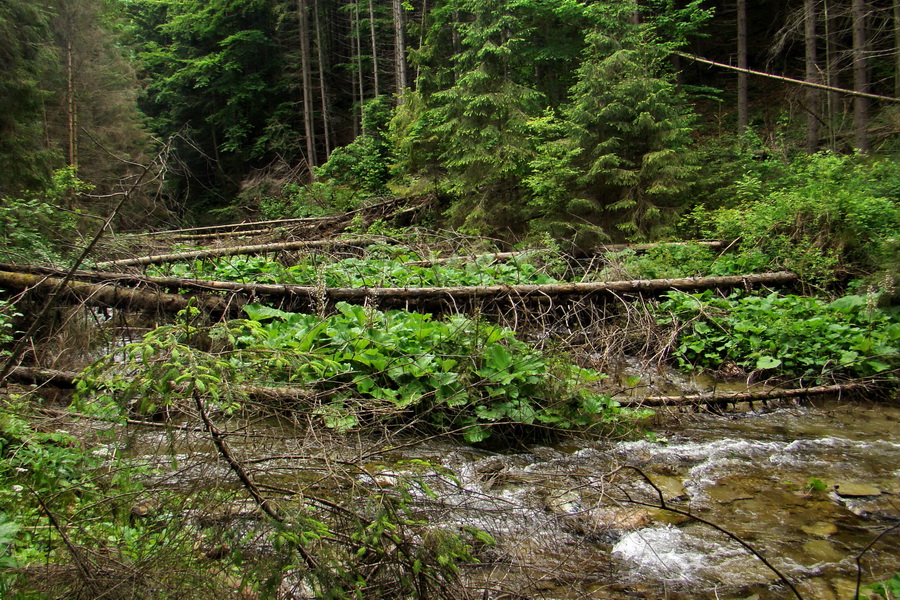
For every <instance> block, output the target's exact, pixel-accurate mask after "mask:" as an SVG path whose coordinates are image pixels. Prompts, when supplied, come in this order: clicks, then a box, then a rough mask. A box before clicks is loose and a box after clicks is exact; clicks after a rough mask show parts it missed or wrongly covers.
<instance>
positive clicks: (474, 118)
mask: <svg viewBox="0 0 900 600" xmlns="http://www.w3.org/2000/svg"><path fill="white" fill-rule="evenodd" d="M525 4H526V3H524V2H505V1H503V0H458V1H457V2H456V3H455V4H454V8H455V9H457V10H456V11H454V12H456V13H457V14H458V13H460V12H463V13H464V14H465V15H466V17H463V18H459V19H458V20H457V21H456V22H455V23H454V24H453V27H454V28H455V30H456V31H457V33H458V35H459V43H460V51H459V52H458V53H457V54H456V55H455V56H454V57H453V68H454V83H453V84H452V85H451V86H450V87H449V88H447V89H444V90H441V91H438V92H436V93H434V94H433V96H432V97H431V98H430V103H431V105H432V106H434V110H433V114H432V115H430V116H429V119H430V124H431V130H430V131H429V133H428V135H429V136H431V137H434V138H435V139H437V140H439V142H438V144H439V145H438V160H439V161H440V163H441V165H442V167H443V168H444V169H445V171H446V174H447V179H446V189H447V191H449V192H450V193H451V194H453V195H454V196H456V197H458V198H460V200H459V201H458V202H457V203H456V204H455V205H454V207H453V216H454V219H455V221H456V222H457V223H465V224H467V225H468V227H469V228H470V229H472V230H479V229H481V228H482V227H483V226H484V224H485V223H487V222H488V221H492V222H493V225H494V226H496V225H497V224H498V223H501V222H502V223H505V224H511V221H515V220H516V218H517V217H516V216H514V215H511V214H510V212H511V209H513V208H514V207H515V205H516V204H518V203H519V201H520V200H521V197H522V191H521V186H520V181H521V179H522V177H524V176H525V175H526V173H527V168H528V162H529V160H530V159H531V158H532V153H533V147H532V144H531V141H530V138H529V135H528V128H527V124H528V122H529V120H530V119H532V118H533V117H535V116H536V115H538V114H540V111H541V110H542V108H543V105H544V103H545V97H544V95H543V94H541V93H540V92H539V91H538V90H536V89H534V87H533V82H532V81H531V73H532V71H530V70H529V66H530V65H529V64H528V63H527V62H526V61H524V60H523V57H524V56H525V52H524V47H525V46H526V45H527V44H528V40H529V36H530V35H531V32H532V26H531V24H530V23H528V22H526V20H525V19H524V16H525V15H524V14H523V11H522V7H523V5H525ZM444 14H448V13H447V12H445V13H444ZM532 69H533V67H532Z"/></svg>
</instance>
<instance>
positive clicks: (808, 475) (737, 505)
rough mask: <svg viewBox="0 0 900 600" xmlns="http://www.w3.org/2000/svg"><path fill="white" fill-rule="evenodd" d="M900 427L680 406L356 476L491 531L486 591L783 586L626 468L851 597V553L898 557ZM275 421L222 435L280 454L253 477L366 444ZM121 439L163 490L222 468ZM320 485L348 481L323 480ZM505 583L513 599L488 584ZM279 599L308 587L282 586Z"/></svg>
mask: <svg viewBox="0 0 900 600" xmlns="http://www.w3.org/2000/svg"><path fill="white" fill-rule="evenodd" d="M898 423H900V407H898V406H891V405H885V404H870V403H868V402H865V401H847V400H836V399H831V400H827V401H826V400H820V401H818V402H817V403H814V404H810V403H806V402H805V403H802V404H790V405H786V404H782V405H779V406H777V407H772V408H762V409H761V408H760V407H758V406H757V407H756V409H755V410H751V409H746V408H745V410H743V411H738V412H732V413H725V414H709V413H678V414H671V415H668V416H666V417H665V418H663V419H661V423H660V424H659V425H657V426H655V427H654V428H653V429H654V431H655V432H656V433H655V435H654V436H649V437H647V438H644V439H637V440H633V439H632V440H628V441H625V440H623V441H599V440H575V441H567V442H564V443H560V444H557V445H534V446H527V447H522V448H520V449H518V450H509V451H504V452H502V453H495V452H490V451H487V450H482V449H476V448H473V447H471V446H466V445H464V444H462V443H460V442H453V441H450V440H447V439H437V440H430V441H424V442H421V443H409V442H408V443H406V444H396V443H395V444H394V445H395V447H397V448H398V449H396V450H390V449H388V450H384V449H381V450H376V451H375V452H374V453H370V455H369V456H368V457H367V458H366V459H365V466H364V468H363V469H362V470H361V472H360V474H358V475H357V476H356V480H357V482H358V483H359V484H361V486H366V487H372V486H379V487H382V488H383V489H385V490H391V489H392V488H393V487H394V486H397V485H398V481H402V480H406V481H410V482H413V483H411V484H410V485H409V487H408V488H407V489H408V490H409V492H410V494H411V496H412V500H411V501H412V503H413V504H414V505H415V507H416V511H417V513H418V514H420V515H421V516H422V517H423V518H427V520H428V521H429V523H430V527H432V528H445V529H446V530H459V529H461V528H464V527H474V528H478V529H480V530H482V531H484V532H486V533H488V534H489V535H490V536H491V537H493V538H494V540H496V544H494V545H487V546H486V547H484V548H482V549H480V550H478V552H477V556H478V558H479V559H480V560H481V561H482V562H481V563H480V564H479V565H477V566H475V567H469V568H468V570H467V571H466V574H465V576H466V577H467V578H468V580H469V582H470V584H471V585H474V586H475V587H479V586H480V587H487V588H489V589H493V590H498V591H497V593H496V594H494V595H489V596H485V597H492V598H513V597H531V598H547V599H560V600H563V599H566V600H569V599H575V598H609V599H626V598H648V599H659V598H667V599H671V600H677V599H688V598H692V599H706V598H709V599H713V598H716V599H726V598H734V599H747V598H754V599H759V600H767V599H772V600H774V599H779V598H793V597H796V595H795V593H794V592H793V591H791V590H790V589H789V588H788V587H787V586H786V585H784V584H783V583H782V582H781V581H779V577H778V575H776V573H775V572H773V571H772V570H770V569H769V568H767V567H766V566H765V565H764V564H763V563H762V562H761V561H760V560H759V559H758V558H756V557H754V556H752V555H751V554H750V553H749V552H748V551H747V550H745V549H744V548H742V547H741V546H739V545H738V543H736V542H735V541H733V540H731V539H729V538H727V537H726V536H725V535H723V534H722V533H719V532H717V531H715V530H714V529H713V528H712V527H710V526H708V525H705V524H703V523H700V522H697V521H694V520H692V519H690V518H688V517H686V516H683V515H679V514H675V513H672V512H668V511H663V510H659V509H656V508H651V507H647V506H643V505H639V504H636V503H633V502H630V501H629V498H630V499H631V500H633V501H635V502H646V503H648V504H657V503H658V497H657V492H656V490H654V489H652V488H651V487H650V486H649V485H648V484H647V483H646V482H645V480H644V478H643V477H642V476H641V475H640V473H639V472H638V471H637V470H636V469H633V468H632V467H636V468H637V469H640V471H641V472H643V473H644V474H646V476H647V477H649V478H650V479H651V480H652V481H653V483H654V485H655V486H656V487H657V488H658V490H659V491H660V492H661V493H662V494H663V496H664V498H665V500H666V502H667V503H668V505H669V506H671V507H673V508H677V509H680V510H682V511H685V512H691V513H693V514H696V515H697V516H699V517H702V518H703V519H705V520H707V521H709V522H711V523H714V524H715V525H717V526H719V527H721V528H723V529H725V530H727V531H729V532H731V533H733V534H734V535H735V536H737V537H739V538H740V539H741V540H743V541H745V542H746V543H748V544H750V545H751V546H753V547H754V548H755V549H756V550H757V551H758V552H759V553H760V554H761V555H763V556H764V557H766V558H767V559H768V560H769V561H770V562H771V563H772V565H773V566H774V567H775V568H776V569H778V570H779V571H780V572H781V573H782V574H784V575H785V576H786V577H787V578H788V579H790V580H791V582H792V583H793V584H794V585H795V586H796V588H797V590H798V592H799V593H800V594H801V595H802V597H803V598H806V599H816V600H823V599H824V600H830V599H832V598H833V599H841V600H850V599H851V598H853V597H854V593H855V587H856V577H857V567H856V564H857V563H856V559H857V557H858V556H860V555H861V554H862V559H861V561H860V564H861V565H862V575H861V580H862V584H863V585H865V584H867V583H873V582H876V581H881V580H883V579H886V578H889V577H890V576H891V575H892V574H893V573H894V572H895V571H896V569H897V557H898V556H900V536H898V530H897V529H894V530H893V531H888V532H887V533H885V534H884V535H883V536H882V537H881V538H880V539H879V540H878V541H877V542H875V543H874V544H872V542H873V541H874V540H875V539H876V537H878V535H879V534H880V533H882V532H884V531H886V530H888V529H889V528H891V527H893V526H896V524H897V523H898V520H900V499H898V496H900V478H898V475H900V470H898V465H900V427H898ZM272 427H273V429H272V430H271V431H269V430H267V428H266V426H263V427H260V425H259V424H258V423H257V424H256V425H254V426H251V427H250V429H253V435H248V436H246V437H234V438H233V439H232V446H233V448H235V449H237V450H239V451H240V452H241V453H242V454H244V455H245V456H250V455H252V454H254V453H255V454H258V453H260V451H261V445H260V444H261V443H260V439H264V442H263V445H264V450H265V454H266V455H267V456H271V457H279V456H283V457H285V458H271V459H269V460H266V461H263V462H261V463H260V465H265V467H260V468H259V469H258V470H257V471H256V473H255V476H256V477H257V479H258V480H259V481H268V482H269V483H275V484H277V482H278V481H279V480H280V479H283V478H286V477H298V475H297V473H298V464H299V463H298V458H297V457H298V456H303V457H306V459H307V461H311V460H325V461H326V462H328V461H334V462H335V463H339V462H340V461H341V460H347V461H354V460H356V461H358V460H359V459H360V456H361V454H365V453H364V452H361V451H360V450H359V448H353V447H351V446H352V443H351V442H348V441H346V440H345V441H344V442H343V443H341V442H337V443H335V441H334V440H331V441H325V440H323V439H321V438H319V437H317V436H316V435H315V434H311V433H310V432H309V431H307V430H305V429H304V428H297V430H296V431H295V433H296V435H293V436H292V435H288V434H287V433H288V431H289V430H287V429H285V427H284V426H283V425H273V426H272ZM245 433H246V431H245ZM260 436H262V438H260ZM240 440H245V441H244V442H242V441H240ZM356 442H357V443H359V440H356ZM394 442H396V440H394ZM119 443H120V444H122V442H119ZM242 444H246V446H242ZM382 448H384V446H382ZM119 449H120V450H122V451H125V452H127V453H128V454H131V455H132V456H146V457H147V458H148V460H149V461H151V462H153V461H157V462H158V463H159V464H162V463H165V462H166V461H168V462H170V463H171V464H172V466H173V467H174V466H175V465H177V468H176V469H175V470H174V471H173V472H171V474H170V475H168V476H166V480H167V482H168V483H169V484H171V485H173V486H176V487H182V486H184V487H186V488H190V489H196V486H197V485H202V482H204V481H205V482H208V481H210V479H208V478H209V476H210V475H212V474H214V473H215V472H217V471H218V472H219V473H220V474H221V477H222V478H221V479H219V481H222V480H224V479H228V478H229V477H231V475H230V473H228V472H227V467H225V466H224V465H223V464H222V463H218V464H215V461H211V462H210V461H205V460H203V459H202V457H206V458H209V456H210V454H212V453H213V452H214V449H213V448H212V445H211V444H209V442H208V440H207V438H206V437H205V436H204V434H202V433H196V432H193V433H192V432H177V433H173V432H172V431H168V432H165V433H160V432H159V431H152V430H151V431H147V430H145V429H139V430H137V431H135V433H134V435H133V437H131V438H130V440H129V441H128V442H127V444H126V445H125V446H121V445H120V447H119ZM316 452H319V453H325V454H327V455H328V456H327V458H326V457H325V456H322V455H320V456H315V454H316ZM167 453H173V455H174V456H175V459H177V460H175V459H172V458H169V457H164V455H166V454H167ZM342 453H343V455H341V454H342ZM250 462H252V461H250ZM201 463H203V464H202V465H201ZM201 467H202V468H201ZM210 469H212V470H210ZM302 470H303V469H302V468H300V469H299V471H302ZM299 476H301V477H303V476H309V477H312V478H316V477H319V475H317V474H310V475H299ZM416 482H419V483H416ZM330 493H333V494H346V493H347V491H346V490H332V491H330V492H329V491H328V490H322V491H320V494H330ZM870 544H871V547H870V548H869V549H868V550H867V551H866V552H865V553H864V554H863V552H864V550H865V549H866V548H867V547H868V546H869V545H870ZM512 589H514V590H519V592H518V593H519V594H522V595H520V596H515V595H509V594H504V593H502V592H501V591H500V590H512ZM524 590H527V594H526V593H525V592H524ZM286 597H292V598H302V597H305V596H303V594H302V590H290V591H288V596H286Z"/></svg>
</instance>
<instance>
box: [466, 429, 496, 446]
mask: <svg viewBox="0 0 900 600" xmlns="http://www.w3.org/2000/svg"><path fill="white" fill-rule="evenodd" d="M490 435H491V433H490V431H489V430H488V429H487V427H482V426H481V425H473V426H472V427H469V428H468V429H466V432H465V433H464V434H463V439H464V440H466V441H467V442H468V443H470V444H477V443H478V442H482V441H484V440H486V439H487V438H488V437H490Z"/></svg>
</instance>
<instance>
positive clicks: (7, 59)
mask: <svg viewBox="0 0 900 600" xmlns="http://www.w3.org/2000/svg"><path fill="white" fill-rule="evenodd" d="M48 23H49V14H48V12H47V10H46V7H45V6H43V5H42V3H40V2H32V1H30V0H5V1H4V2H2V3H0V196H3V195H5V194H16V193H19V192H20V191H22V190H23V189H27V188H31V187H34V186H39V185H41V184H43V183H46V182H47V178H48V177H49V174H50V164H51V160H52V158H53V152H52V151H51V150H50V148H49V140H47V139H46V137H45V135H44V131H43V127H42V114H43V110H42V108H43V104H44V102H45V100H46V99H47V94H46V92H45V90H43V89H42V86H41V80H42V79H43V78H44V77H45V76H46V74H47V73H48V72H52V69H53V66H54V56H53V54H52V53H51V52H49V51H48V41H49V36H50V31H49V27H48Z"/></svg>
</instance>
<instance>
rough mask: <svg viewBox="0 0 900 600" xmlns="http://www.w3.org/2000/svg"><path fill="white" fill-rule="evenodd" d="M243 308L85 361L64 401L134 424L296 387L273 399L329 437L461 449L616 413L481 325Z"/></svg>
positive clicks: (587, 386) (565, 366)
mask: <svg viewBox="0 0 900 600" xmlns="http://www.w3.org/2000/svg"><path fill="white" fill-rule="evenodd" d="M245 311H246V312H247V314H248V317H249V318H248V319H239V320H233V321H229V322H227V323H224V324H221V325H216V326H214V327H212V328H209V329H203V330H201V329H198V328H196V327H195V326H193V325H191V324H189V323H184V324H176V325H166V326H163V327H160V328H157V329H156V330H154V331H153V332H151V333H150V334H148V335H147V336H145V338H144V340H143V341H142V342H139V343H134V344H130V345H128V346H126V347H125V348H124V349H123V351H122V353H121V354H119V353H117V354H116V355H114V356H109V357H107V358H105V359H103V360H101V361H99V362H98V363H96V364H95V365H94V366H92V367H91V368H90V369H89V370H88V371H87V372H86V373H85V374H84V375H83V378H82V382H81V384H79V394H78V396H77V398H79V399H80V401H81V402H83V403H85V405H86V406H88V407H90V406H93V407H94V408H95V409H96V406H97V404H98V403H99V404H100V405H103V404H104V403H105V402H109V403H114V404H115V405H116V406H117V407H118V408H119V409H122V410H132V411H135V412H137V413H139V414H144V415H148V414H154V413H157V412H158V411H161V410H170V409H178V408H179V407H178V404H179V403H183V402H184V400H185V399H187V400H190V398H191V397H192V396H193V395H194V394H200V395H202V396H203V397H205V398H208V399H209V401H210V402H211V403H212V404H213V405H214V406H215V407H216V408H217V409H219V410H224V411H227V412H235V411H239V410H241V408H242V406H244V404H246V402H247V400H248V398H249V397H250V396H252V395H254V394H255V395H259V394H264V393H265V392H264V390H260V389H259V388H258V387H255V388H254V389H251V390H248V388H247V386H296V387H297V389H298V393H296V394H291V393H283V392H278V391H277V390H276V391H274V392H273V394H274V395H275V396H278V395H282V396H284V399H285V401H286V402H288V403H289V406H290V408H291V410H294V411H304V410H305V411H309V412H311V413H312V414H315V415H317V416H318V417H320V419H321V422H322V423H323V424H324V425H325V426H327V427H329V428H333V429H336V430H339V431H347V430H351V429H359V428H361V427H372V426H393V427H403V428H409V427H411V426H412V427H414V428H417V429H419V430H426V431H427V430H431V431H439V432H452V433H455V434H457V435H462V437H463V438H464V439H465V440H466V441H469V442H480V441H483V440H485V439H486V438H488V437H489V436H492V435H493V436H494V437H497V436H499V437H501V438H504V437H505V438H513V437H515V438H518V439H525V438H529V437H531V438H534V437H545V436H546V432H547V431H552V430H557V429H567V430H589V429H596V428H599V427H601V426H608V425H610V424H614V423H615V422H616V421H618V420H619V419H620V417H621V416H624V415H622V414H621V413H622V411H621V409H619V408H618V405H617V404H616V403H615V402H614V401H612V399H611V398H610V397H609V396H607V395H604V394H601V393H599V392H598V391H593V390H591V384H595V383H596V382H598V381H600V380H601V379H602V378H603V376H602V375H601V374H599V373H597V372H594V371H591V370H589V369H583V368H579V367H576V366H574V365H573V364H572V362H571V359H569V358H568V357H567V356H566V355H564V354H562V353H557V354H553V353H543V352H541V351H538V350H536V349H535V348H534V347H532V346H531V345H529V344H526V343H525V342H522V341H521V340H519V339H517V338H516V337H515V334H514V332H513V331H511V330H509V329H507V328H503V327H499V326H496V325H492V324H490V323H488V322H486V321H484V320H480V319H470V318H467V317H464V316H459V315H457V316H450V317H447V318H446V319H443V320H438V319H433V318H432V317H431V316H430V315H427V314H420V313H410V312H407V311H399V310H395V311H388V312H381V311H378V310H374V309H368V308H365V307H362V306H354V305H350V304H346V303H339V304H338V305H337V312H336V314H333V315H330V316H327V317H324V318H323V317H319V316H317V315H310V314H297V313H287V312H284V311H280V310H277V309H273V308H269V307H266V306H261V305H249V306H246V307H245ZM204 343H206V344H208V345H209V346H211V348H208V349H201V348H200V347H198V345H202V344H204ZM123 356H124V364H125V365H127V367H125V368H123V366H122V361H123ZM182 407H183V406H182Z"/></svg>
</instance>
